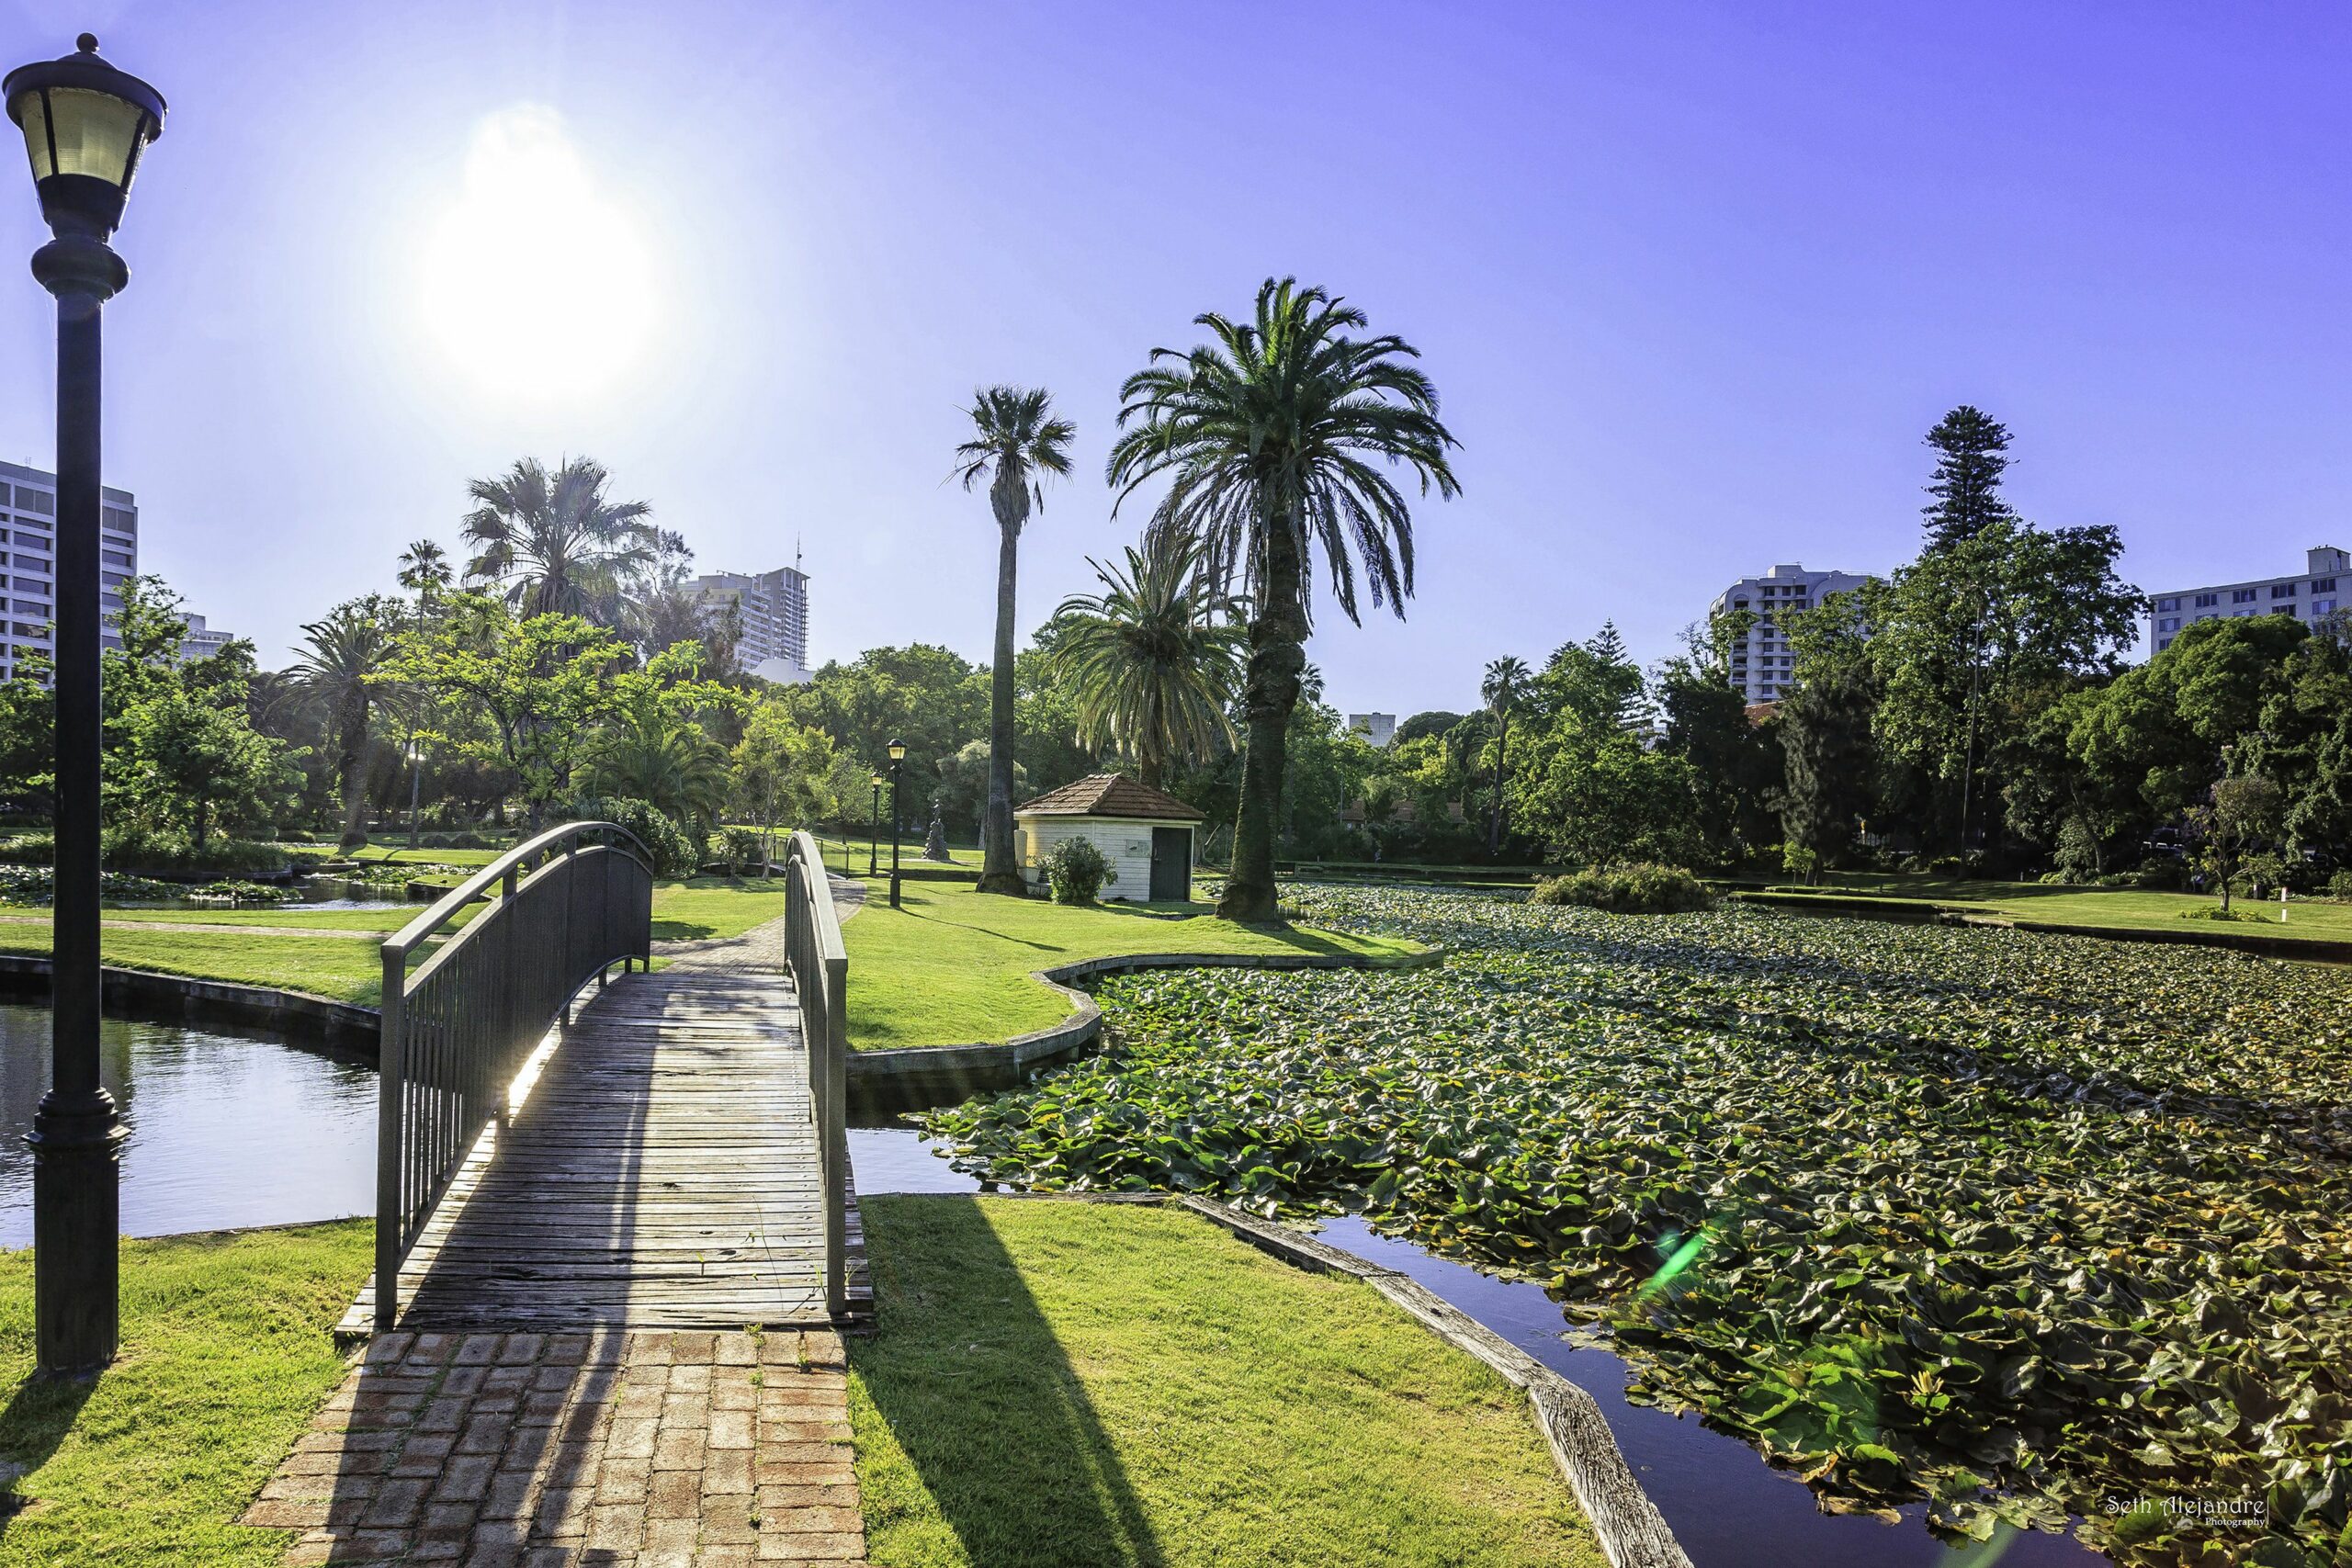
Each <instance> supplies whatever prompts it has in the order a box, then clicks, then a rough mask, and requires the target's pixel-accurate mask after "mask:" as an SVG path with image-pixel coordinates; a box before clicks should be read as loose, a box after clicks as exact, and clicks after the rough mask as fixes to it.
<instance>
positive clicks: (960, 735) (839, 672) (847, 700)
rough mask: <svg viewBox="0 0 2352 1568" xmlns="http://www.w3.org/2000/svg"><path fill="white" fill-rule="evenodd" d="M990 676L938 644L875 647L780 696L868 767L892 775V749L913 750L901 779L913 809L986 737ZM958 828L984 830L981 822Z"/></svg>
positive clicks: (803, 720)
mask: <svg viewBox="0 0 2352 1568" xmlns="http://www.w3.org/2000/svg"><path fill="white" fill-rule="evenodd" d="M989 699H990V692H989V671H985V670H982V669H981V668H979V667H978V666H977V665H974V664H971V663H969V662H967V660H964V659H963V658H962V657H960V656H959V655H957V654H956V653H955V652H954V651H953V650H951V649H945V648H942V647H939V646H938V645H937V644H934V643H912V644H910V645H909V646H907V647H905V648H869V649H866V650H865V652H864V653H861V654H859V655H858V656H857V658H856V659H855V660H853V661H852V662H850V663H847V664H842V663H839V662H831V663H828V664H826V665H825V667H824V668H823V669H821V670H819V671H817V672H816V674H815V676H814V677H813V678H812V679H811V680H810V681H809V683H808V684H806V685H802V686H794V687H791V688H789V689H787V690H786V691H785V692H783V693H781V694H779V697H778V700H780V701H782V702H783V703H785V704H786V706H787V707H788V708H789V709H790V711H791V713H792V716H793V717H794V718H795V719H796V720H797V721H798V722H799V723H802V724H805V725H809V726H810V727H812V728H817V729H820V730H822V731H824V732H825V734H826V735H828V736H830V737H831V739H832V742H833V745H834V746H835V747H836V748H837V749H839V750H841V751H842V752H843V753H844V754H846V755H848V756H852V757H854V758H856V759H857V760H858V761H860V762H861V763H863V764H864V765H865V766H867V767H869V768H878V769H881V770H883V771H885V772H887V771H888V761H887V758H888V747H889V743H890V742H891V741H893V740H899V741H902V742H904V743H905V745H906V748H907V757H906V762H905V764H904V767H903V769H902V773H903V775H904V778H905V783H906V794H907V800H908V802H909V804H910V809H911V808H912V806H913V803H915V802H918V801H921V800H922V798H923V796H924V795H925V792H926V791H927V790H928V789H929V788H930V784H929V783H928V781H929V780H932V779H934V778H937V777H938V776H939V764H940V762H941V761H943V760H944V759H946V758H950V757H953V756H954V755H955V754H956V751H957V750H960V749H961V748H962V747H963V745H964V744H965V742H967V741H968V740H971V739H974V738H976V737H978V736H982V735H985V734H986V733H987V728H988V723H989ZM958 826H959V827H973V828H977V827H978V819H977V818H975V819H974V820H973V821H972V822H970V823H968V824H958Z"/></svg>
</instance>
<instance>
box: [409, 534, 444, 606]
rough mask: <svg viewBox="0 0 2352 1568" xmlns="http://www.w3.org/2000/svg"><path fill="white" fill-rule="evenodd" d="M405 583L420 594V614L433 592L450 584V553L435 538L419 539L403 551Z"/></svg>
mask: <svg viewBox="0 0 2352 1568" xmlns="http://www.w3.org/2000/svg"><path fill="white" fill-rule="evenodd" d="M400 581H401V587H402V588H405V589H407V590H408V591H409V592H412V593H413V594H415V595H416V598H417V605H418V609H419V613H422V611H423V608H424V605H426V604H430V603H432V600H433V595H434V594H435V593H437V592H440V591H441V590H442V589H444V588H447V587H448V586H449V552H448V551H447V550H445V549H443V548H442V547H440V545H439V544H438V543H436V542H435V541H434V540H432V539H418V540H416V541H415V542H413V544H411V545H410V546H409V547H408V548H406V549H404V550H402V551H401V579H400Z"/></svg>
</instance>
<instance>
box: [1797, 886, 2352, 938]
mask: <svg viewBox="0 0 2352 1568" xmlns="http://www.w3.org/2000/svg"><path fill="white" fill-rule="evenodd" d="M1818 891H1819V892H1821V893H1824V894H1830V895H1835V894H1840V893H1847V894H1851V893H1868V894H1872V895H1875V896H1879V897H1900V898H1922V899H1927V900H1928V901H1930V902H1933V903H1937V904H1949V905H1953V906H1956V907H1965V908H1970V909H1973V910H1978V911H1981V912H1983V913H1985V914H1988V915H2000V916H2004V917H2007V918H2008V919H2018V920H2041V921H2047V922H2049V923H2051V924H2052V925H2069V926H2105V927H2109V928H2110V929H2113V930H2119V931H2245V932H2248V933H2251V934H2258V935H2262V936H2276V937H2293V938H2301V939H2303V940H2306V941H2326V942H2352V904H2340V903H2334V902H2331V901H2328V900H2324V899H2320V900H2313V899H2297V900H2294V901H2293V902H2291V903H2290V905H2289V906H2288V910H2287V919H2286V920H2285V921H2284V922H2283V923H2282V922H2281V921H2280V920H2279V919H2278V898H2277V897H2275V896H2274V897H2271V898H2269V899H2268V900H2267V901H2256V900H2254V899H2249V898H2235V899H2233V900H2232V901H2231V906H2230V907H2231V908H2232V910H2233V912H2236V913H2240V914H2244V915H2248V916H2253V917H2256V919H2246V920H2206V919H2191V918H2188V917H2189V916H2190V915H2191V914H2192V912H2193V911H2197V910H2205V909H2218V908H2221V903H2222V901H2221V899H2220V898H2219V897H2217V896H2215V895H2213V894H2210V893H2149V892H2143V891H2141V890H2139V889H2137V888H2129V887H2117V888H2090V887H2072V886H2055V885H2050V884H2043V883H2034V882H1990V881H1982V880H1976V879H1961V878H1954V877H1928V876H1899V875H1892V874H1888V875H1873V874H1865V873H1840V874H1836V875H1834V876H1832V877H1830V878H1829V879H1827V880H1826V881H1825V882H1824V883H1823V885H1822V886H1821V887H1820V888H1819V889H1818Z"/></svg>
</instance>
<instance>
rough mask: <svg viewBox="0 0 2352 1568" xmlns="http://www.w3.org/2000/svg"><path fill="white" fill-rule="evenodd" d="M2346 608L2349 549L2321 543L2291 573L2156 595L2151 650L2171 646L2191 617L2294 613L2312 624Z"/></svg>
mask: <svg viewBox="0 0 2352 1568" xmlns="http://www.w3.org/2000/svg"><path fill="white" fill-rule="evenodd" d="M2346 606H2352V553H2347V552H2346V551H2344V550H2339V549H2337V548H2336V547H2334V546H2333V545H2323V546H2321V547H2318V548H2317V549H2312V550H2306V551H2305V552H2304V553H2303V570H2301V571H2300V572H2298V573H2296V574H2295V575H2294V576H2292V577H2265V578H2259V579H2256V581H2252V582H2225V583H2222V584H2221V585H2220V586H2219V587H2214V588H2185V589H2182V590H2180V591H2179V592H2171V593H2159V594H2157V595H2155V596H2154V599H2153V600H2152V601H2151V608H2150V609H2149V612H2148V649H2149V654H2150V657H2152V658H2153V657H2154V655H2156V654H2159V653H2162V652H2163V651H2164V650H2165V649H2167V648H2170V647H2171V646H2172V639H2173V638H2175V637H2178V636H2179V635H2180V628H2181V627H2183V626H2188V624H2189V623H2190V622H2192V621H2210V620H2214V619H2217V618H2219V617H2221V616H2223V615H2293V616H2295V617H2296V618H2297V619H2298V620H2301V621H2305V622H2310V621H2318V620H2324V619H2326V618H2327V617H2328V616H2329V615H2334V614H2335V612H2336V611H2337V610H2339V609H2343V608H2345V607H2346Z"/></svg>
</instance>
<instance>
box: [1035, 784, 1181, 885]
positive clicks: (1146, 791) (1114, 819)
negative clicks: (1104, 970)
mask: <svg viewBox="0 0 2352 1568" xmlns="http://www.w3.org/2000/svg"><path fill="white" fill-rule="evenodd" d="M1201 819H1202V818H1201V814H1200V813H1199V812H1197V811H1195V810H1193V808H1192V807H1189V806H1187V805H1185V804H1184V803H1183V802H1182V801H1181V800H1179V799H1177V798H1176V797H1175V796H1174V795H1169V794H1167V793H1166V792H1164V791H1161V790H1156V789H1153V788H1152V787H1151V786H1150V785H1148V784H1137V783H1136V781H1135V780H1133V779H1131V778H1129V777H1127V776H1126V775H1125V773H1091V774H1089V775H1088V776H1087V777H1085V778H1082V779H1080V780H1079V781H1078V782H1077V783H1075V784H1064V785H1062V787H1061V788H1059V789H1056V790H1047V791H1046V793H1045V794H1044V795H1039V796H1038V797H1037V798H1036V799H1035V800H1033V801H1030V802H1029V803H1028V804H1027V805H1025V806H1020V807H1014V808H1013V812H1012V826H1013V833H1014V836H1015V837H1016V838H1017V839H1018V840H1020V845H1021V871H1022V874H1023V875H1024V876H1026V877H1027V878H1028V879H1029V880H1030V882H1031V883H1032V884H1034V885H1035V886H1039V887H1043V886H1045V884H1046V856H1047V855H1049V854H1052V853H1053V852H1054V850H1055V848H1056V847H1057V846H1058V845H1059V844H1061V843H1062V842H1063V840H1068V839H1091V840H1093V841H1094V847H1095V848H1096V849H1098V850H1100V851H1102V852H1103V859H1104V860H1106V861H1109V862H1110V863H1111V867H1112V869H1113V870H1114V871H1115V872H1117V873H1118V875H1117V877H1116V878H1115V879H1114V880H1113V881H1110V882H1107V883H1105V884H1103V894H1102V896H1103V897H1105V898H1125V899H1127V900H1128V901H1130V902H1133V903H1141V902H1142V901H1144V900H1145V899H1147V898H1148V899H1150V900H1152V901H1154V902H1171V903H1182V902H1185V901H1187V900H1189V899H1190V898H1191V897H1192V896H1193V828H1194V827H1196V826H1197V825H1198V824H1199V823H1200V821H1201Z"/></svg>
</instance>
